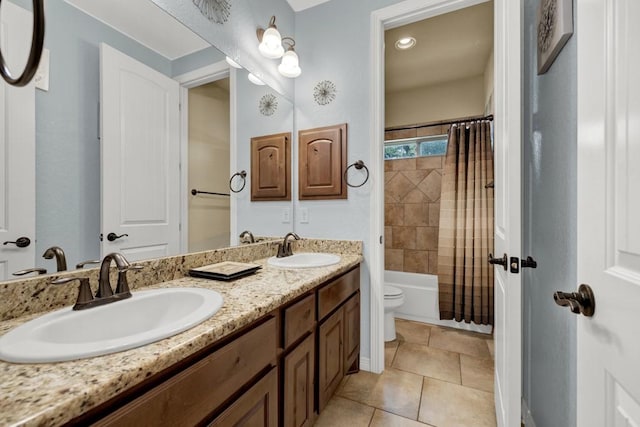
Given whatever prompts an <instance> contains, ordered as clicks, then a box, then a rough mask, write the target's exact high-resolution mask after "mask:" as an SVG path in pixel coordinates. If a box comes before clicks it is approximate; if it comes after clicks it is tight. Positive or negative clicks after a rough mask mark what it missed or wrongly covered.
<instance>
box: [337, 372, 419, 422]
mask: <svg viewBox="0 0 640 427" xmlns="http://www.w3.org/2000/svg"><path fill="white" fill-rule="evenodd" d="M421 390H422V376H420V375H415V374H412V373H409V372H402V371H399V370H397V369H393V368H387V369H385V370H384V372H383V373H382V374H380V375H378V374H372V373H371V372H364V371H361V372H359V373H357V374H355V375H352V376H351V378H350V379H349V381H348V382H347V383H346V384H345V386H344V388H342V390H340V392H339V395H340V396H341V397H344V398H347V399H351V400H355V401H357V402H360V403H363V404H365V405H369V406H374V407H376V408H379V409H383V410H385V411H387V412H392V413H394V414H396V415H401V416H403V417H406V418H412V419H414V420H415V419H417V418H418V407H419V406H420V393H421Z"/></svg>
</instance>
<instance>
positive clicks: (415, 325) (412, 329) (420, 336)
mask: <svg viewBox="0 0 640 427" xmlns="http://www.w3.org/2000/svg"><path fill="white" fill-rule="evenodd" d="M430 335H431V326H429V325H427V324H425V323H420V322H412V321H410V320H402V319H396V336H397V337H398V341H403V342H411V343H415V344H424V345H427V344H429V336H430Z"/></svg>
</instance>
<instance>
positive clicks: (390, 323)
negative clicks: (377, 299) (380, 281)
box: [384, 285, 404, 341]
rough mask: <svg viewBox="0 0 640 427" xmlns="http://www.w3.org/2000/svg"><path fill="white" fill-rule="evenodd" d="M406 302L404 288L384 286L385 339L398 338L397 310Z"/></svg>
mask: <svg viewBox="0 0 640 427" xmlns="http://www.w3.org/2000/svg"><path fill="white" fill-rule="evenodd" d="M402 304H404V293H403V292H402V289H400V288H396V287H395V286H389V285H385V286H384V340H385V341H393V340H395V339H396V323H395V317H396V316H395V311H396V309H397V308H398V307H400V306H401V305H402Z"/></svg>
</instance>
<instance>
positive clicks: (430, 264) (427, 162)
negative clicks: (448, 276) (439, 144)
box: [384, 156, 444, 274]
mask: <svg viewBox="0 0 640 427" xmlns="http://www.w3.org/2000/svg"><path fill="white" fill-rule="evenodd" d="M384 165H385V167H384V169H385V172H384V179H385V188H384V198H385V202H384V208H385V209H384V225H385V227H384V232H385V252H384V255H385V257H384V264H385V270H395V271H404V272H412V273H428V274H437V272H438V226H439V223H440V188H441V183H442V168H443V166H444V156H433V157H419V158H416V159H402V160H385V162H384Z"/></svg>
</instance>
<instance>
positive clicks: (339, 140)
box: [298, 123, 347, 200]
mask: <svg viewBox="0 0 640 427" xmlns="http://www.w3.org/2000/svg"><path fill="white" fill-rule="evenodd" d="M298 144H299V152H298V156H299V158H298V160H299V161H298V168H299V169H298V182H299V185H300V187H299V198H300V200H314V199H316V200H317V199H346V198H347V183H346V181H345V180H344V178H343V174H344V171H345V170H346V168H347V124H346V123H344V124H341V125H335V126H328V127H323V128H317V129H307V130H301V131H300V132H298Z"/></svg>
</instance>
